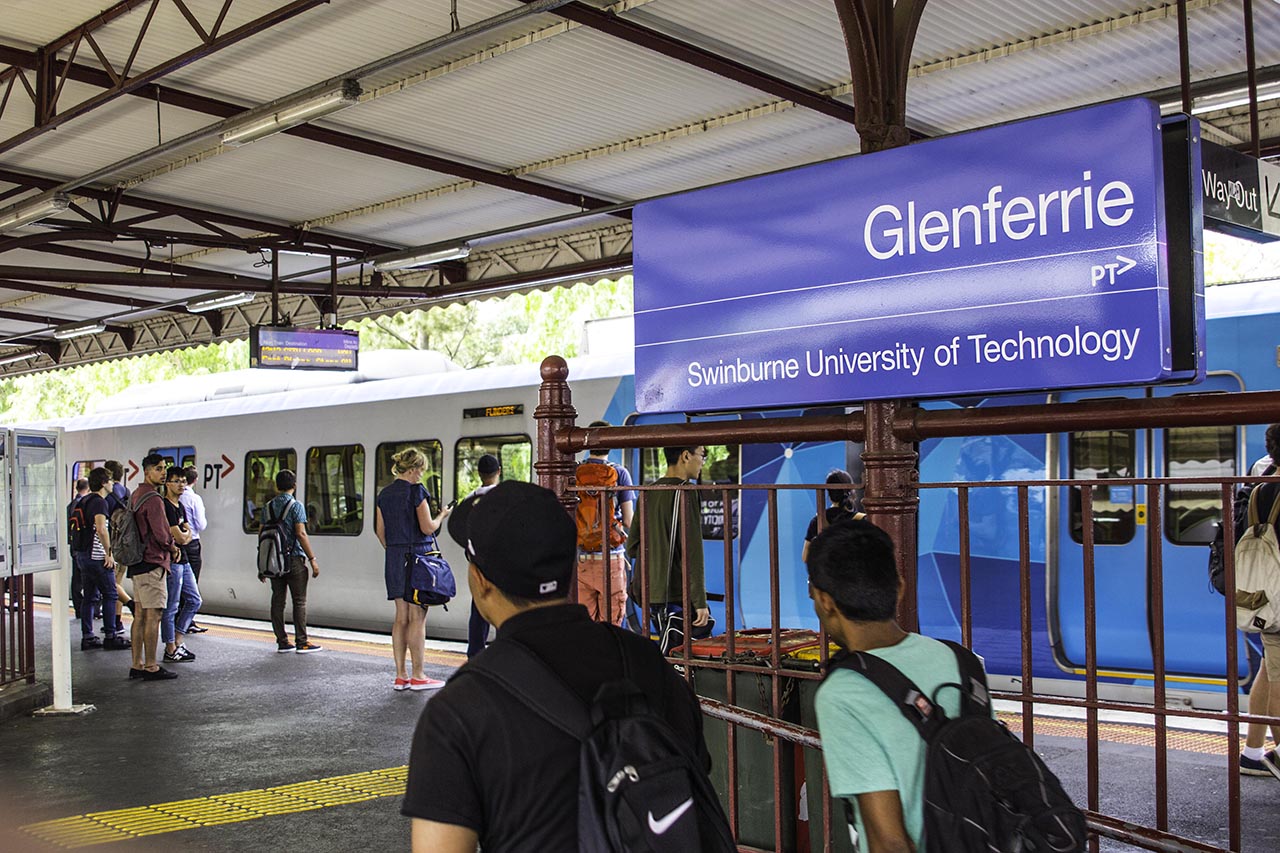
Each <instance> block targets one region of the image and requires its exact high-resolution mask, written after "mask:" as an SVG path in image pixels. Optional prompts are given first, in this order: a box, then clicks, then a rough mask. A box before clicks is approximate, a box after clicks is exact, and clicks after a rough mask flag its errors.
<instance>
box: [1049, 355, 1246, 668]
mask: <svg viewBox="0 0 1280 853" xmlns="http://www.w3.org/2000/svg"><path fill="white" fill-rule="evenodd" d="M1239 390H1241V389H1240V382H1239V379H1238V378H1237V377H1234V376H1229V375H1214V376H1210V377H1208V378H1207V379H1206V380H1205V382H1203V383H1201V384H1199V385H1197V386H1196V387H1195V389H1194V393H1206V392H1215V391H1217V392H1226V391H1239ZM1146 393H1147V392H1146V391H1139V390H1134V391H1098V392H1092V393H1086V392H1082V393H1073V394H1063V395H1061V400H1062V402H1075V401H1078V400H1083V399H1101V398H1107V397H1110V398H1116V397H1129V398H1133V397H1139V396H1143V395H1145V394H1146ZM1151 393H1152V395H1153V396H1170V395H1174V394H1177V393H1188V392H1187V391H1186V389H1182V390H1179V389H1174V388H1170V389H1157V390H1155V391H1153V392H1151ZM1053 441H1054V451H1055V458H1054V463H1055V468H1054V470H1056V472H1057V476H1058V477H1060V478H1063V479H1075V480H1093V481H1096V482H1095V485H1094V489H1093V537H1094V544H1095V550H1094V584H1095V613H1096V619H1097V656H1098V668H1099V670H1100V671H1103V673H1104V674H1113V675H1116V676H1118V677H1121V678H1124V677H1132V678H1136V679H1137V680H1140V681H1141V680H1144V679H1149V678H1150V673H1151V671H1152V668H1153V665H1152V660H1153V658H1152V631H1151V626H1152V622H1151V595H1150V591H1151V573H1150V555H1149V553H1148V544H1147V536H1146V526H1147V524H1148V518H1147V507H1148V504H1149V496H1148V491H1147V487H1146V486H1144V485H1140V484H1139V485H1133V484H1128V483H1125V484H1116V485H1108V484H1106V483H1105V482H1097V481H1106V480H1111V479H1125V478H1141V477H1149V476H1150V477H1166V476H1168V477H1179V476H1181V477H1193V476H1229V475H1232V474H1234V473H1235V471H1236V466H1237V465H1238V464H1239V463H1238V456H1239V451H1238V449H1237V448H1238V447H1239V441H1238V440H1237V436H1236V430H1235V429H1234V428H1224V429H1217V428H1180V429H1174V430H1168V431H1163V432H1162V431H1146V430H1097V431H1086V432H1077V433H1066V434H1060V435H1057V436H1055V437H1054V439H1053ZM1055 491H1056V494H1055V499H1056V506H1055V512H1054V513H1053V514H1052V515H1051V516H1050V517H1051V519H1052V520H1051V521H1050V523H1049V528H1050V536H1051V543H1052V554H1053V557H1052V559H1051V560H1050V572H1049V574H1050V589H1049V614H1050V625H1051V631H1052V635H1053V637H1054V653H1055V656H1056V658H1057V662H1058V664H1059V666H1062V667H1063V668H1065V669H1067V670H1069V671H1071V672H1075V673H1077V674H1081V673H1083V672H1084V666H1085V620H1084V613H1085V611H1084V607H1085V602H1084V548H1083V531H1084V522H1083V519H1082V512H1081V489H1079V488H1077V487H1062V488H1059V489H1056V490H1055ZM1208 492H1214V493H1215V494H1216V493H1217V489H1215V488H1213V487H1210V488H1209V489H1208V490H1204V489H1202V488H1200V487H1196V486H1194V485H1188V486H1168V487H1165V488H1164V493H1163V494H1162V495H1161V498H1162V500H1161V502H1160V503H1161V505H1162V507H1163V510H1162V511H1163V518H1162V519H1161V521H1162V522H1163V524H1162V527H1163V528H1164V538H1163V542H1162V564H1163V569H1164V570H1163V578H1164V597H1163V604H1164V609H1165V635H1164V636H1165V667H1166V670H1167V672H1168V676H1169V680H1170V681H1174V682H1183V683H1189V684H1194V683H1197V682H1202V681H1203V680H1204V679H1205V678H1209V679H1220V678H1222V676H1223V675H1224V673H1225V649H1224V647H1223V646H1224V644H1223V642H1222V625H1223V620H1224V616H1223V612H1222V607H1223V605H1222V601H1221V599H1220V598H1218V599H1217V600H1216V601H1214V599H1213V597H1212V593H1211V592H1210V591H1209V586H1208V580H1207V573H1206V568H1205V565H1206V560H1207V557H1208V549H1207V548H1206V547H1205V544H1206V543H1207V541H1208V540H1207V539H1206V538H1205V537H1206V535H1210V536H1211V533H1208V534H1207V533H1206V531H1207V530H1208V529H1209V527H1210V526H1211V525H1212V523H1213V521H1214V520H1216V514H1217V513H1216V503H1217V501H1218V500H1219V499H1218V498H1216V497H1215V498H1214V499H1213V500H1210V499H1209V497H1208ZM1210 504H1215V506H1210ZM1240 660H1241V661H1242V662H1243V661H1245V660H1246V658H1245V656H1244V654H1243V651H1242V652H1241V657H1240ZM1246 667H1247V664H1245V665H1244V666H1242V668H1241V672H1242V674H1247V670H1246Z"/></svg>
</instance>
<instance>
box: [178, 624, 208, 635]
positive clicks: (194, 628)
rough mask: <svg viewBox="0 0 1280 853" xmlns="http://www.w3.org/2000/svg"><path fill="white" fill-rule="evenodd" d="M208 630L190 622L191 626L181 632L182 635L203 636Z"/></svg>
mask: <svg viewBox="0 0 1280 853" xmlns="http://www.w3.org/2000/svg"><path fill="white" fill-rule="evenodd" d="M208 630H209V629H208V628H206V627H205V626H203V625H197V624H196V623H194V622H192V623H191V625H190V626H188V627H187V630H185V631H183V632H182V633H184V634H203V633H204V632H206V631H208Z"/></svg>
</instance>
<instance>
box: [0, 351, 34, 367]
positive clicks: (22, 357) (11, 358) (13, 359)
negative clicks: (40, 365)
mask: <svg viewBox="0 0 1280 853" xmlns="http://www.w3.org/2000/svg"><path fill="white" fill-rule="evenodd" d="M39 354H40V351H39V350H27V351H26V352H20V353H15V354H14V355H4V356H0V364H17V363H18V362H20V361H26V360H27V359H29V358H35V357H36V356H38V355H39Z"/></svg>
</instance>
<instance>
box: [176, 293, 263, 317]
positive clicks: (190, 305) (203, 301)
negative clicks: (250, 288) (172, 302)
mask: <svg viewBox="0 0 1280 853" xmlns="http://www.w3.org/2000/svg"><path fill="white" fill-rule="evenodd" d="M255 298H256V297H255V295H254V294H252V293H243V292H241V293H218V294H215V295H213V296H202V297H200V298H198V299H191V300H188V301H187V310H188V311H195V312H197V313H199V312H201V311H217V310H219V309H220V308H233V307H235V306H236V305H245V304H247V303H250V302H252V301H253V300H254V299H255Z"/></svg>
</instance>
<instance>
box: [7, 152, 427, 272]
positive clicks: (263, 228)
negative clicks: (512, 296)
mask: <svg viewBox="0 0 1280 853" xmlns="http://www.w3.org/2000/svg"><path fill="white" fill-rule="evenodd" d="M0 181H6V182H8V183H12V184H19V185H22V186H28V187H31V188H33V189H40V190H49V189H53V188H54V187H57V186H60V185H61V183H62V181H59V180H58V179H57V178H45V177H40V176H37V175H30V174H27V173H25V172H18V171H15V170H13V169H6V168H3V167H0ZM75 194H76V195H82V196H86V197H88V198H92V199H95V200H97V201H101V202H105V203H107V204H111V205H114V206H116V207H119V206H124V207H136V208H138V209H140V210H146V211H150V212H152V213H159V214H163V215H165V216H175V217H178V218H180V219H185V220H187V221H189V222H196V223H201V222H203V223H205V225H204V227H207V226H208V223H218V224H221V225H224V226H226V227H230V228H242V229H246V230H250V231H254V232H259V233H266V234H275V235H279V236H280V237H283V238H287V239H290V240H292V241H294V244H295V245H296V246H297V247H298V248H306V247H307V246H308V245H309V243H315V244H317V245H319V246H325V245H327V246H331V247H334V248H343V249H350V250H352V252H353V253H354V254H356V255H371V256H372V255H382V254H386V253H388V252H396V251H399V250H401V249H403V248H404V247H403V246H389V245H385V244H382V243H375V242H372V241H364V240H360V239H357V238H354V237H346V236H343V235H341V234H316V233H309V232H306V231H303V230H302V229H300V228H296V227H294V226H292V225H282V224H280V223H278V222H268V221H266V220H262V219H253V218H251V217H247V216H239V215H236V214H231V213H221V212H218V211H212V210H204V209H201V208H197V207H190V206H188V205H181V204H174V203H171V202H166V201H155V200H153V199H146V198H139V197H137V196H135V195H131V194H129V193H121V192H119V191H117V190H111V189H94V188H93V187H81V188H80V189H77V190H76V191H75Z"/></svg>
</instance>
